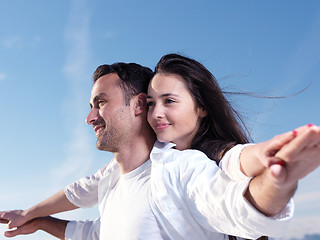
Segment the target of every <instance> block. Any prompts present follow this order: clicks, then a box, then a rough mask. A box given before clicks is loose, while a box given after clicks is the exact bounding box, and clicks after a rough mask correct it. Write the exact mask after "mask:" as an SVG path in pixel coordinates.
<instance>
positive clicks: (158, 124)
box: [156, 123, 171, 131]
mask: <svg viewBox="0 0 320 240" xmlns="http://www.w3.org/2000/svg"><path fill="white" fill-rule="evenodd" d="M170 125H171V124H170V123H157V124H156V129H157V130H160V131H161V130H164V129H166V128H167V127H169V126H170Z"/></svg>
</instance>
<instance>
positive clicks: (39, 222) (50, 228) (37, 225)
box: [5, 217, 69, 240]
mask: <svg viewBox="0 0 320 240" xmlns="http://www.w3.org/2000/svg"><path fill="white" fill-rule="evenodd" d="M68 222H69V221H66V220H61V219H58V218H53V217H40V218H34V219H32V220H31V221H29V222H26V223H25V224H23V225H22V226H20V227H18V228H17V229H15V230H12V231H7V232H5V236H6V237H15V236H17V235H28V234H32V233H35V232H36V231H38V230H42V231H45V232H47V233H49V234H51V235H52V236H54V237H57V238H59V239H62V240H64V239H65V230H66V227H67V224H68Z"/></svg>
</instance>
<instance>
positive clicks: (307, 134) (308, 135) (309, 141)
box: [276, 125, 320, 161]
mask: <svg viewBox="0 0 320 240" xmlns="http://www.w3.org/2000/svg"><path fill="white" fill-rule="evenodd" d="M301 129H303V131H301V132H299V133H298V135H297V137H295V138H294V139H293V140H292V141H291V142H289V143H288V144H287V145H285V146H284V147H283V148H281V150H280V151H279V152H278V153H277V155H276V156H277V157H280V158H282V159H284V160H286V161H287V160H288V159H290V158H291V157H292V156H295V155H297V154H299V153H301V152H302V151H305V150H308V149H310V148H313V147H315V146H317V145H319V144H320V128H319V127H317V126H314V125H308V126H307V127H304V128H303V127H302V128H301Z"/></svg>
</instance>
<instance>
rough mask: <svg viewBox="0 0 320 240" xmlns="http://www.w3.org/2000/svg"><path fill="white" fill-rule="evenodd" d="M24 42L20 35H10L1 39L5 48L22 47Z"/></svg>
mask: <svg viewBox="0 0 320 240" xmlns="http://www.w3.org/2000/svg"><path fill="white" fill-rule="evenodd" d="M22 42H23V41H22V38H21V37H20V36H9V37H5V38H3V39H2V40H1V45H2V46H3V47H5V48H20V47H22Z"/></svg>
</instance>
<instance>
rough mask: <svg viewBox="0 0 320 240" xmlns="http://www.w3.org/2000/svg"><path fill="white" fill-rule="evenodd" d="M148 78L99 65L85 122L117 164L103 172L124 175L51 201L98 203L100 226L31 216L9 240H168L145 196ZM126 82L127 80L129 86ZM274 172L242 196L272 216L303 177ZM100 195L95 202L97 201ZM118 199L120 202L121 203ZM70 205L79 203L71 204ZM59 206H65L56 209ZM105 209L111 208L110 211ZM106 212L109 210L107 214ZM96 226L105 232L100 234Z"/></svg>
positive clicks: (150, 137)
mask: <svg viewBox="0 0 320 240" xmlns="http://www.w3.org/2000/svg"><path fill="white" fill-rule="evenodd" d="M151 77H152V72H151V70H150V69H147V68H144V67H141V66H139V65H136V64H123V63H117V64H114V65H111V66H110V65H103V66H100V67H99V68H98V69H97V70H96V72H95V74H94V80H95V83H94V86H93V89H92V94H91V100H90V106H91V111H90V113H89V115H88V117H87V123H88V124H90V125H92V126H93V128H94V131H95V132H96V136H97V148H98V149H99V150H103V151H110V152H113V153H114V156H115V160H114V161H112V162H111V163H110V164H109V166H106V168H105V169H108V170H110V169H111V170H112V171H119V174H120V173H121V174H122V175H123V176H125V177H124V179H121V182H120V183H119V182H118V181H115V182H112V181H111V182H105V181H104V180H103V177H102V174H101V175H99V174H97V175H95V177H96V178H94V179H92V182H91V183H92V186H97V185H99V187H100V186H101V187H100V189H104V190H105V189H107V191H105V192H103V191H102V192H103V193H105V194H101V193H100V192H99V193H96V192H94V193H92V192H91V191H90V190H91V189H87V191H86V192H83V191H82V190H81V191H80V192H77V188H76V186H74V185H73V186H71V187H70V188H67V191H68V189H69V190H70V191H72V194H71V195H68V194H67V191H66V194H67V195H68V197H69V198H70V197H71V196H72V197H73V199H67V198H64V200H63V201H62V202H60V203H59V204H57V202H55V199H56V198H51V200H50V201H53V202H54V205H55V206H56V207H55V208H54V209H51V213H50V214H52V213H55V212H59V211H61V210H71V209H75V208H77V207H78V206H81V203H82V201H83V199H85V202H86V205H91V204H94V203H97V202H99V207H100V212H101V217H102V222H101V223H100V219H98V220H96V221H95V222H68V221H64V220H59V219H55V218H52V217H42V218H35V219H33V218H32V217H31V218H30V219H31V220H30V221H28V222H27V223H25V224H24V225H22V226H21V227H18V228H17V230H14V231H13V232H11V234H9V235H8V236H14V235H18V234H29V233H32V232H34V231H37V230H39V229H41V230H44V231H47V232H48V233H50V234H52V235H54V236H56V237H58V238H60V239H65V237H66V238H68V236H69V235H70V236H71V238H68V239H98V238H100V237H101V239H106V237H109V238H110V239H114V238H113V237H114V235H117V237H119V238H121V237H120V236H123V238H124V237H126V235H129V236H130V237H131V238H133V239H135V236H139V237H141V236H142V237H144V239H169V237H168V236H167V235H166V234H167V233H166V231H164V229H163V226H161V224H159V222H158V221H157V219H156V218H155V216H154V215H153V212H152V210H151V208H150V206H149V200H148V199H149V192H148V190H147V188H145V186H146V185H148V184H149V183H148V180H149V176H150V164H151V163H150V161H149V160H148V159H149V154H150V152H151V149H152V147H153V144H154V141H155V136H154V133H153V131H152V130H151V128H150V127H149V125H148V123H147V121H146V98H145V92H146V88H147V86H148V82H149V80H150V79H151ZM128 79H131V80H129V82H127V80H128ZM130 81H131V82H130ZM312 134H313V135H317V134H318V135H319V129H318V128H316V127H314V128H313V132H312V131H311V133H309V135H308V136H305V135H303V136H301V137H300V136H299V138H297V139H295V140H294V141H292V143H290V144H288V146H287V151H284V152H283V154H282V156H281V157H282V158H283V159H284V160H286V159H289V158H290V159H293V158H292V157H291V156H287V155H286V153H291V152H292V151H291V149H292V148H295V147H296V145H297V144H301V142H303V140H305V139H309V138H310V135H312ZM318 135H317V136H318ZM313 138H315V137H314V136H313ZM285 150H286V149H285ZM303 151H304V149H303V148H300V149H299V150H297V151H296V155H297V157H296V158H297V159H298V157H300V155H302V154H301V153H304V152H303ZM315 153H316V152H313V153H312V154H315ZM315 156H316V155H315ZM112 164H113V165H112ZM287 164H288V166H289V165H290V166H291V165H292V166H293V167H294V168H290V169H297V170H296V171H298V170H301V167H300V166H297V165H298V164H296V161H295V159H294V160H292V161H291V162H288V163H287ZM318 164H319V163H318ZM110 165H111V166H110ZM316 166H317V165H314V166H313V167H312V166H311V167H310V168H309V169H307V170H305V172H304V173H305V174H307V173H308V172H310V171H312V170H313V169H314V168H315V167H316ZM272 168H278V169H277V171H278V176H275V175H274V171H273V172H272V171H271V168H268V169H266V170H265V172H264V173H263V174H261V175H260V176H258V177H256V178H254V179H253V180H252V181H251V183H250V185H249V187H248V190H247V191H246V192H245V196H246V197H247V199H248V200H249V201H250V202H251V204H253V205H254V206H255V207H256V208H257V209H258V210H259V211H260V212H262V213H264V214H266V215H274V214H275V213H278V212H280V211H281V209H283V208H284V207H285V206H286V204H287V203H288V201H289V199H290V198H291V196H292V195H293V193H294V191H295V188H296V184H297V181H298V179H300V178H301V177H300V176H299V177H300V178H298V177H295V176H292V175H294V174H288V171H287V170H288V168H287V167H285V166H281V165H279V164H278V166H273V167H272ZM105 169H103V170H105ZM114 169H115V170H114ZM111 170H110V171H111ZM271 173H273V175H272V174H271ZM119 174H118V175H119ZM282 176H285V177H282ZM132 179H134V181H133V180H132ZM108 180H113V179H112V178H111V179H108ZM106 186H108V188H107V187H106ZM283 186H284V188H283ZM280 187H281V188H280ZM132 189H133V190H132ZM61 194H63V195H64V194H65V193H64V192H59V193H58V194H57V195H58V196H61ZM77 194H79V199H80V198H81V199H82V200H81V201H80V200H79V199H77V196H78V195H77ZM106 195H108V198H107V197H106ZM64 196H65V195H64ZM92 196H93V197H92ZM98 196H99V199H97V198H98ZM59 199H61V198H59ZM119 199H121V201H120V202H119ZM78 200H79V202H78ZM71 202H72V203H79V204H76V205H73V204H72V203H71ZM46 204H48V201H47V202H46ZM65 204H67V205H65ZM61 205H62V206H63V207H57V206H61ZM108 206H114V207H112V208H111V207H109V208H108ZM38 211H39V208H38ZM105 212H108V215H106V214H105ZM35 215H36V214H35ZM40 215H41V214H40ZM4 219H5V218H4ZM3 221H4V222H5V220H3ZM100 225H101V226H102V227H101V228H103V229H104V230H103V232H102V235H101V236H100V233H99V228H100ZM106 226H108V227H106ZM111 226H113V227H111ZM121 229H126V231H121ZM79 230H81V231H79Z"/></svg>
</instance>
